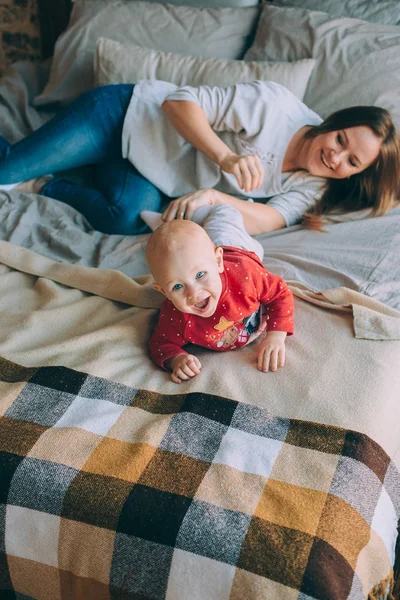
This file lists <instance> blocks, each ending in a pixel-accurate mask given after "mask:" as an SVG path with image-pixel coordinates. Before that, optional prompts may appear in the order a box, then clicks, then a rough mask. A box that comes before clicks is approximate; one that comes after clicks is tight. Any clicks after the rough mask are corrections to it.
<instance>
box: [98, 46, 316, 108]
mask: <svg viewBox="0 0 400 600" xmlns="http://www.w3.org/2000/svg"><path fill="white" fill-rule="evenodd" d="M314 63H315V61H314V60H313V59H304V60H299V61H296V62H292V63H289V62H265V61H262V62H245V61H243V60H225V59H215V58H209V59H203V58H200V57H198V56H184V55H182V54H174V53H173V52H158V51H157V50H151V49H149V48H143V47H142V46H136V45H133V44H120V43H119V42H115V41H114V40H109V39H105V38H100V39H99V40H98V41H97V45H96V52H95V80H96V84H97V85H108V84H112V83H136V82H137V81H139V80H140V79H162V80H163V81H170V82H171V83H175V84H176V85H178V86H183V85H193V86H198V85H218V86H221V87H224V86H227V85H232V84H234V83H243V82H246V81H254V80H256V79H262V80H270V81H275V82H276V83H281V84H283V85H285V86H286V87H287V88H288V89H289V90H291V91H292V92H293V93H294V94H295V95H296V96H297V97H298V98H300V100H302V99H303V96H304V93H305V91H306V87H307V83H308V80H309V78H310V75H311V71H312V69H313V66H314Z"/></svg>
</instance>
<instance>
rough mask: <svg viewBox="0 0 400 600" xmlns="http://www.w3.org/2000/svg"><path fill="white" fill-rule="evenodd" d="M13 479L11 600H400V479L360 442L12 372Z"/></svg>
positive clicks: (193, 396)
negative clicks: (394, 594) (398, 535)
mask: <svg viewBox="0 0 400 600" xmlns="http://www.w3.org/2000/svg"><path fill="white" fill-rule="evenodd" d="M182 389H183V386H182V388H179V391H181V390H182ZM0 472H1V499H0V590H2V592H1V594H0V596H1V598H4V599H11V598H15V599H19V600H22V599H23V600H28V599H32V598H33V599H35V600H103V599H104V600H105V599H115V600H120V599H121V600H128V599H135V600H139V599H141V600H147V599H148V600H150V599H161V598H167V599H169V600H186V599H187V600H189V599H190V600H193V599H196V600H197V599H198V600H200V599H201V600H223V599H228V598H230V599H233V600H258V599H262V600H266V599H267V600H268V599H271V600H275V599H285V600H286V599H288V600H291V599H293V600H294V599H299V600H309V599H313V598H315V599H322V598H323V599H325V598H326V599H345V598H348V599H350V598H351V599H353V600H358V599H361V598H366V597H367V596H368V593H371V597H373V598H388V597H390V595H391V593H390V588H391V562H392V558H391V557H390V556H391V553H392V552H393V540H394V537H393V527H394V528H395V526H396V523H397V520H398V517H399V512H400V476H399V473H398V472H397V471H396V469H395V467H394V465H393V463H392V462H391V460H390V458H389V456H387V454H386V453H385V452H384V451H383V450H382V448H381V447H380V446H378V445H377V444H376V443H375V442H374V441H373V440H372V439H370V438H369V437H368V436H365V435H362V434H360V433H357V432H355V431H349V430H345V429H340V428H337V427H332V426H328V425H323V424H317V423H312V422H306V421H300V420H290V419H284V418H279V417H275V416H273V415H271V414H270V413H269V412H268V411H267V410H264V409H260V408H256V407H254V406H250V405H247V404H243V403H241V402H236V401H234V400H230V399H227V398H222V397H218V396H212V395H209V394H201V393H188V394H185V393H178V394H174V395H163V394H160V393H155V392H149V391H146V390H136V389H132V388H129V387H126V386H124V385H120V384H117V383H114V382H110V381H107V380H105V379H101V378H97V377H92V376H88V375H86V374H84V373H80V372H77V371H73V370H71V369H67V368H62V367H46V368H37V369H36V368H25V367H21V366H18V365H15V364H13V363H10V362H8V361H6V360H3V359H1V360H0Z"/></svg>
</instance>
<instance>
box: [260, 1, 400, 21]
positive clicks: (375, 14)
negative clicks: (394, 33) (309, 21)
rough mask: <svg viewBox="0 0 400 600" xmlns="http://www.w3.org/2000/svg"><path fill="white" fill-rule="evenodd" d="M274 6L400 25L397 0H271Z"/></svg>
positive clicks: (399, 9)
mask: <svg viewBox="0 0 400 600" xmlns="http://www.w3.org/2000/svg"><path fill="white" fill-rule="evenodd" d="M271 2H273V4H274V5H275V6H295V7H297V8H308V9H310V10H323V11H324V12H327V13H329V14H330V15H334V16H336V17H340V16H341V17H354V18H356V19H364V21H369V22H370V23H381V24H382V25H400V2H399V0H271Z"/></svg>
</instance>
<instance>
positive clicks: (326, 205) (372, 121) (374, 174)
mask: <svg viewBox="0 0 400 600" xmlns="http://www.w3.org/2000/svg"><path fill="white" fill-rule="evenodd" d="M360 125H363V126H366V127H369V128H370V129H371V130H372V131H373V133H374V134H375V135H376V137H377V138H379V139H381V140H382V143H381V148H380V152H379V155H378V157H377V158H376V160H375V161H374V162H373V163H372V164H371V165H370V166H369V167H367V168H366V169H364V171H361V172H360V173H355V174H354V175H352V176H351V177H348V178H345V179H327V182H326V185H325V189H324V192H323V194H322V197H321V198H320V200H318V201H317V203H316V205H315V206H314V207H313V208H312V209H310V210H309V211H307V213H306V214H305V215H304V218H303V223H304V225H305V226H306V227H308V228H310V229H321V228H322V224H323V222H324V220H325V219H324V215H326V214H328V213H331V214H343V213H346V212H351V211H356V210H361V209H364V208H370V209H371V213H370V214H371V216H378V215H383V214H385V212H386V211H387V210H389V209H390V208H392V207H393V206H394V205H395V204H396V203H397V202H399V199H398V192H399V189H400V186H399V184H400V147H399V138H398V133H397V131H396V128H395V126H394V124H393V121H392V118H391V116H390V113H389V112H388V111H387V110H385V109H384V108H379V107H377V106H352V107H350V108H344V109H343V110H338V111H337V112H335V113H333V114H331V115H330V116H329V117H328V118H327V119H325V121H323V122H322V123H321V124H320V125H317V126H314V127H312V128H311V129H310V130H309V131H308V132H307V133H306V136H305V137H306V138H314V137H317V136H318V135H321V134H324V133H329V132H331V131H340V130H341V129H348V128H350V127H357V126H360Z"/></svg>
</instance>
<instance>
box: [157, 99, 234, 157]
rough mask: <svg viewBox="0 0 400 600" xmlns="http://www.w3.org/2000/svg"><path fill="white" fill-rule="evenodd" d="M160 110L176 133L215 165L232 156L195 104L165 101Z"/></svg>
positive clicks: (182, 101) (203, 113)
mask: <svg viewBox="0 0 400 600" xmlns="http://www.w3.org/2000/svg"><path fill="white" fill-rule="evenodd" d="M161 108H162V110H163V111H164V113H165V114H166V115H167V117H168V119H169V120H170V122H171V123H172V125H173V126H174V127H175V129H176V130H177V132H178V133H179V134H180V135H181V136H182V137H183V138H184V139H185V140H186V141H187V142H189V143H190V144H192V146H194V147H195V148H197V150H199V151H200V152H202V153H203V154H205V155H206V156H208V158H209V159H210V160H212V161H213V162H215V163H216V164H217V165H219V166H221V163H222V162H223V161H224V159H225V158H226V157H227V156H228V155H229V154H233V152H232V151H231V150H230V149H229V148H228V146H227V145H226V144H225V143H224V142H223V141H222V140H220V138H219V137H218V136H217V134H216V133H215V132H214V131H213V129H212V127H211V125H210V124H209V122H208V120H207V117H206V113H205V112H204V110H203V109H202V108H201V106H200V105H199V104H196V102H191V101H188V100H166V101H165V102H163V104H162V105H161Z"/></svg>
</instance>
